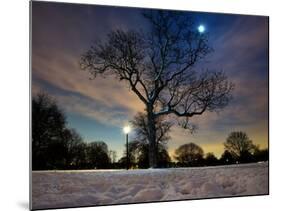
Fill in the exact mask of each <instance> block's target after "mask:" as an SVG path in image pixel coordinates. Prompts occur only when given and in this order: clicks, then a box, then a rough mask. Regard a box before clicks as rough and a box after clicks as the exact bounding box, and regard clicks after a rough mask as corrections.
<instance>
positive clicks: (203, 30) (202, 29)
mask: <svg viewBox="0 0 281 211" xmlns="http://www.w3.org/2000/svg"><path fill="white" fill-rule="evenodd" d="M197 29H198V32H199V33H204V32H205V30H206V29H205V26H203V25H199V26H198V28H197Z"/></svg>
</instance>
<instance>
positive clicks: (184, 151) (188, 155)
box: [175, 143, 204, 166]
mask: <svg viewBox="0 0 281 211" xmlns="http://www.w3.org/2000/svg"><path fill="white" fill-rule="evenodd" d="M203 156H204V151H203V149H202V148H201V147H200V146H198V145H196V144H194V143H189V144H184V145H181V146H180V147H179V148H177V149H176V151H175V159H176V160H178V161H179V162H180V163H181V164H183V165H185V166H196V165H199V164H202V163H203Z"/></svg>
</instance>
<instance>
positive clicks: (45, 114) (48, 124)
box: [32, 93, 67, 170]
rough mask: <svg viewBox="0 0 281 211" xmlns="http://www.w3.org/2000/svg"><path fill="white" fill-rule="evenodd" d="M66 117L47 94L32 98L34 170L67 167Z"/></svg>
mask: <svg viewBox="0 0 281 211" xmlns="http://www.w3.org/2000/svg"><path fill="white" fill-rule="evenodd" d="M65 129H66V117H65V114H64V113H63V111H62V110H61V109H60V108H59V107H58V106H57V103H56V101H55V100H54V99H53V98H51V97H50V96H49V95H48V94H46V93H39V94H38V95H36V96H34V97H32V168H33V169H34V170H37V169H55V168H61V167H63V166H64V165H65V162H66V160H65V155H66V153H67V151H66V148H65V144H64V137H63V136H64V131H65Z"/></svg>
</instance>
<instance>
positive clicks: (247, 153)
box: [224, 131, 256, 162]
mask: <svg viewBox="0 0 281 211" xmlns="http://www.w3.org/2000/svg"><path fill="white" fill-rule="evenodd" d="M224 148H225V150H227V151H229V152H230V153H231V154H232V156H233V157H235V158H236V159H238V160H240V161H241V162H249V161H250V159H251V158H250V157H251V154H252V153H254V150H255V148H256V146H255V145H254V144H253V142H252V140H250V139H249V137H248V135H247V134H246V133H245V132H242V131H236V132H231V133H230V134H229V136H228V137H227V139H226V142H225V143H224Z"/></svg>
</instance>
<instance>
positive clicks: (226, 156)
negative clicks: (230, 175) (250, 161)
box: [220, 150, 236, 165]
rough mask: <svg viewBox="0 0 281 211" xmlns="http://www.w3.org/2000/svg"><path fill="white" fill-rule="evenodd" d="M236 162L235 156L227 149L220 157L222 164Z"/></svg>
mask: <svg viewBox="0 0 281 211" xmlns="http://www.w3.org/2000/svg"><path fill="white" fill-rule="evenodd" d="M235 162H236V158H235V157H233V155H232V154H231V153H230V152H229V151H228V150H225V151H224V152H223V154H222V155H221V158H220V163H221V164H224V165H229V164H234V163H235Z"/></svg>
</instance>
